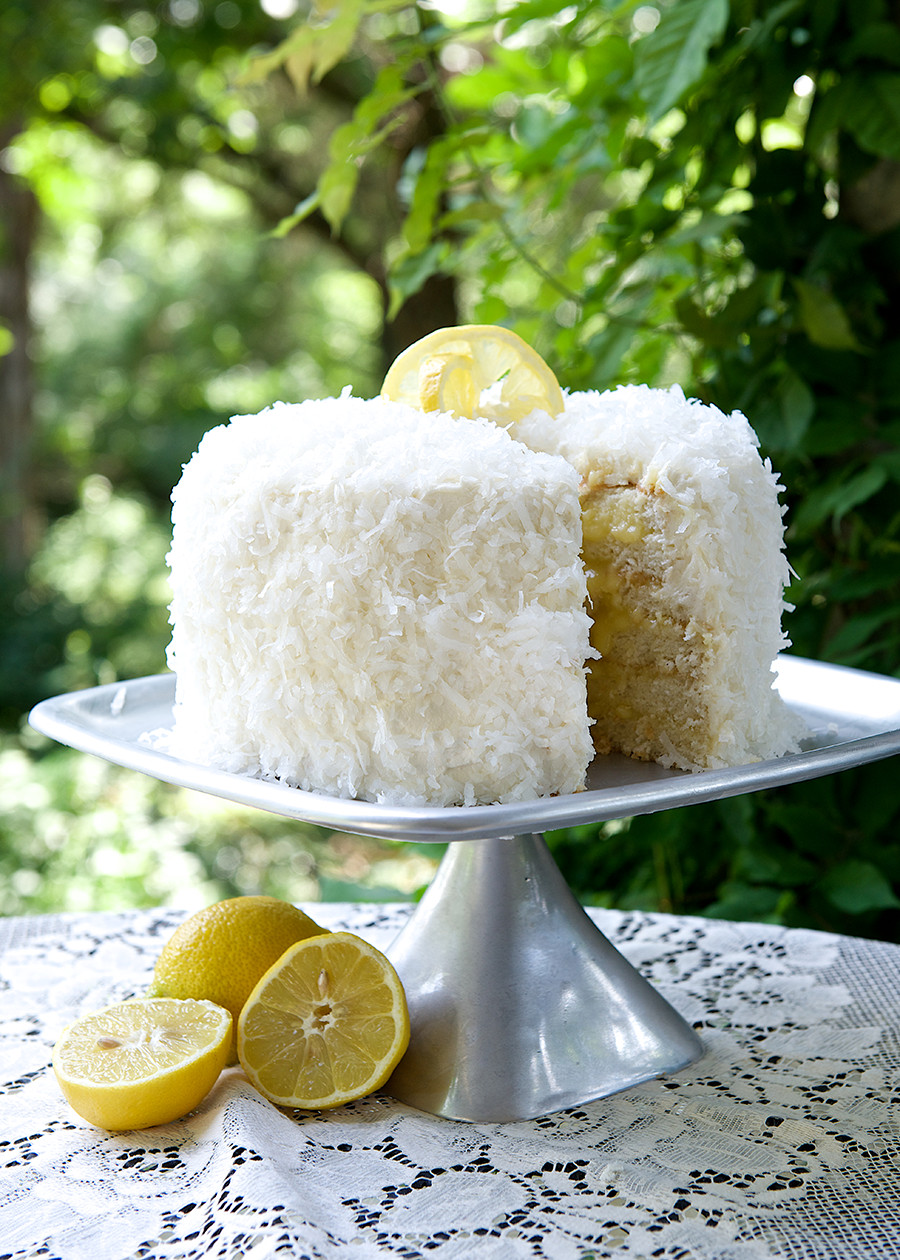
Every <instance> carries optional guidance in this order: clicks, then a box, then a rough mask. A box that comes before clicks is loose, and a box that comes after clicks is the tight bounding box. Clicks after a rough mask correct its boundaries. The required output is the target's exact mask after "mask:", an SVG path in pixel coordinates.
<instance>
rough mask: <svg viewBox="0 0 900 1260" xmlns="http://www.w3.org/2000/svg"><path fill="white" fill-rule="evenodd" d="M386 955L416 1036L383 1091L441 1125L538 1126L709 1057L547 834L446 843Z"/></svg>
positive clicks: (413, 1034) (411, 1040)
mask: <svg viewBox="0 0 900 1260" xmlns="http://www.w3.org/2000/svg"><path fill="white" fill-rule="evenodd" d="M387 954H388V957H389V958H390V959H391V962H392V963H393V964H394V966H395V967H396V969H397V971H398V973H399V975H400V978H401V980H402V981H403V985H404V989H405V990H406V993H407V998H408V1001H409V1008H410V1022H411V1026H412V1035H411V1038H410V1044H409V1049H408V1050H407V1052H406V1055H405V1056H404V1058H403V1060H402V1062H401V1063H400V1065H399V1067H398V1068H397V1070H396V1071H395V1072H394V1075H393V1076H392V1077H391V1079H390V1081H389V1082H388V1085H387V1087H386V1088H387V1092H388V1093H389V1094H391V1095H392V1096H393V1097H395V1098H397V1099H399V1100H400V1101H401V1102H405V1103H409V1104H410V1105H412V1106H414V1107H418V1108H420V1109H421V1110H423V1111H428V1112H431V1113H432V1114H435V1115H441V1116H446V1117H449V1118H453V1119H457V1120H471V1121H482V1122H494V1121H510V1120H530V1119H533V1118H535V1117H537V1116H543V1115H547V1114H549V1113H550V1112H553V1111H558V1110H560V1109H562V1108H564V1107H572V1106H576V1105H577V1104H579V1103H584V1102H589V1101H591V1100H593V1099H597V1098H603V1097H606V1096H607V1095H608V1094H613V1093H617V1092H618V1091H619V1090H622V1089H627V1088H628V1087H629V1086H631V1085H636V1084H638V1083H640V1082H641V1081H646V1080H650V1079H652V1078H654V1077H658V1076H662V1075H666V1074H668V1073H671V1072H676V1071H678V1069H679V1068H683V1067H686V1066H687V1065H688V1064H689V1063H692V1062H694V1060H696V1059H697V1058H699V1057H700V1055H701V1054H702V1053H703V1046H702V1044H701V1042H700V1039H699V1037H698V1036H697V1034H696V1033H695V1032H694V1031H693V1029H692V1028H690V1027H689V1026H688V1024H686V1023H685V1021H684V1020H683V1019H682V1017H681V1016H680V1015H679V1014H678V1013H677V1012H676V1011H675V1010H673V1008H672V1007H671V1006H670V1005H669V1003H668V1002H666V1001H665V999H664V998H663V997H662V996H661V995H660V994H659V993H658V992H657V991H656V989H654V988H653V987H652V985H650V984H649V983H648V982H647V981H646V980H645V979H644V978H643V977H642V976H641V975H640V974H639V973H638V972H637V971H635V969H634V968H633V967H632V966H631V964H630V963H629V962H627V961H626V959H625V958H623V957H622V955H621V954H620V953H619V952H618V950H616V949H615V948H614V947H613V946H612V945H611V944H610V943H609V941H608V940H607V939H606V937H605V936H603V934H602V933H601V932H600V931H599V930H598V928H597V927H596V926H595V925H594V923H593V922H592V921H591V919H590V918H589V917H588V915H587V914H586V913H585V912H584V910H583V909H582V907H581V905H580V904H579V903H578V901H577V900H576V898H575V897H574V895H573V894H572V892H571V891H570V889H569V887H568V885H567V884H566V882H565V880H564V879H563V877H562V875H561V873H560V871H559V868H558V867H557V866H556V863H555V862H554V860H553V857H552V855H551V853H550V850H549V849H548V848H547V845H546V843H545V841H544V839H543V836H542V835H540V834H531V835H520V836H508V837H499V838H486V839H481V840H461V841H456V842H455V843H453V844H451V845H450V846H449V847H448V849H447V851H446V853H445V855H444V858H443V859H442V861H441V865H440V867H439V869H438V872H437V874H436V875H435V877H434V879H433V880H432V882H431V884H430V885H429V887H428V889H427V891H426V893H425V895H424V897H423V898H422V901H421V902H420V903H419V905H418V907H417V908H416V910H415V911H414V913H413V915H412V917H411V919H410V921H409V923H408V924H407V926H406V927H405V928H404V929H403V930H402V931H401V932H400V934H399V936H398V937H397V938H396V940H395V941H394V942H393V944H392V945H391V946H390V947H389V948H388V950H387Z"/></svg>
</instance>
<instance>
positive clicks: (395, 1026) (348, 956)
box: [237, 932, 409, 1111]
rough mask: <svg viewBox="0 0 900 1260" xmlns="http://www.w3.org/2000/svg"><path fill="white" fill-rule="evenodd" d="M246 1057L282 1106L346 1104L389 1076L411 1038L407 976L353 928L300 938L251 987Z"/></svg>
mask: <svg viewBox="0 0 900 1260" xmlns="http://www.w3.org/2000/svg"><path fill="white" fill-rule="evenodd" d="M237 1042H238V1057H239V1058H240V1061H241V1064H242V1066H243V1068H244V1071H245V1072H246V1073H247V1076H248V1077H249V1079H250V1081H251V1082H252V1084H253V1085H255V1086H256V1088H257V1089H258V1090H259V1092H260V1093H261V1094H263V1095H264V1096H265V1097H266V1098H268V1099H269V1100H270V1101H271V1102H273V1103H276V1104H277V1105H278V1106H280V1107H302V1108H304V1109H305V1110H311V1111H318V1110H320V1109H325V1108H330V1107H339V1106H340V1105H341V1104H342V1103H346V1102H350V1101H352V1100H353V1099H355V1098H362V1097H364V1096H365V1095H366V1094H370V1093H372V1091H373V1090H376V1089H378V1088H379V1086H381V1085H383V1084H384V1082H385V1081H386V1080H387V1078H388V1077H389V1076H390V1074H391V1072H393V1070H394V1068H395V1067H396V1066H397V1064H398V1063H399V1061H400V1059H401V1058H402V1057H403V1053H404V1051H405V1050H406V1047H407V1045H408V1043H409V1012H408V1010H407V1005H406V997H405V995H404V992H403V986H402V985H401V983H400V978H399V977H398V975H397V973H396V971H395V970H394V968H393V967H392V966H391V964H390V962H389V961H388V959H387V958H385V956H384V955H383V954H382V953H380V952H379V951H378V950H377V949H375V948H374V947H373V946H372V945H369V944H368V943H367V942H366V941H363V940H362V939H361V938H360V937H358V936H355V935H353V934H352V933H350V932H331V933H328V934H327V935H324V936H314V937H310V938H309V939H308V940H305V941H300V942H299V943H298V944H296V945H293V946H292V947H291V948H290V949H288V950H287V952H286V953H285V954H284V956H283V957H282V958H281V959H279V961H278V962H277V963H275V964H274V966H272V967H270V968H269V970H268V971H267V972H266V974H265V975H264V976H263V978H262V979H261V980H260V982H259V984H257V986H256V988H255V989H254V990H253V992H252V993H251V994H250V997H249V998H248V1000H247V1003H246V1005H245V1006H244V1009H243V1010H242V1011H241V1015H240V1019H239V1020H238V1038H237Z"/></svg>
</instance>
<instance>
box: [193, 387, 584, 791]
mask: <svg viewBox="0 0 900 1260" xmlns="http://www.w3.org/2000/svg"><path fill="white" fill-rule="evenodd" d="M578 492H579V479H578V475H577V473H576V471H575V469H574V467H573V466H572V464H571V463H570V462H568V461H567V460H566V459H564V458H562V456H561V455H559V454H557V453H545V452H541V451H533V450H530V449H529V448H528V447H526V446H525V445H523V444H521V443H519V442H516V441H514V440H513V439H512V438H510V437H509V436H508V434H507V433H506V432H504V431H503V430H501V429H499V428H497V427H495V426H493V425H491V424H489V423H487V422H485V421H473V420H460V419H455V418H453V417H451V416H447V415H437V414H435V415H429V416H428V418H427V420H426V419H424V418H423V416H422V415H421V413H420V412H418V411H416V410H414V409H413V408H412V407H407V406H405V405H401V404H396V403H388V402H384V401H382V400H374V401H369V400H364V399H358V398H354V397H352V396H350V394H349V392H347V391H345V393H344V394H343V395H342V396H341V397H340V398H332V399H324V400H321V401H308V402H303V403H298V404H286V403H282V404H276V405H275V406H273V407H271V408H269V409H268V410H267V411H265V412H263V413H261V414H260V415H258V416H239V417H236V418H235V419H233V420H232V421H231V422H230V423H229V424H227V425H223V426H220V427H219V428H216V429H213V430H211V431H210V432H209V433H207V434H206V435H205V437H204V438H203V440H202V442H201V443H200V446H199V448H198V450H197V452H196V453H195V455H194V456H193V458H192V459H191V460H190V462H189V463H188V464H187V465H186V467H185V469H184V471H183V475H182V477H181V480H180V481H179V483H178V485H177V486H176V488H175V490H174V492H173V503H174V508H173V538H172V547H171V552H170V555H169V565H170V572H171V580H172V591H173V599H172V604H171V609H170V618H171V622H172V639H171V644H170V647H169V664H170V666H171V667H172V668H173V669H174V671H175V674H176V702H175V716H174V725H173V730H172V734H171V738H170V741H169V751H171V752H172V753H174V754H175V755H177V756H183V757H185V758H187V759H190V760H193V761H201V762H203V763H205V764H209V765H212V766H216V767H218V768H221V769H224V770H228V771H231V772H234V773H239V774H248V775H256V776H261V777H264V778H268V779H277V780H279V781H281V782H283V783H286V784H289V785H292V786H295V787H299V788H303V789H307V790H311V791H319V792H326V793H329V794H333V795H338V796H343V797H356V798H359V799H363V800H369V801H381V802H390V803H393V804H405V805H442V806H447V805H473V804H481V803H485V804H488V803H494V802H509V801H518V800H527V799H531V798H534V797H538V796H542V795H550V794H553V793H568V792H574V791H577V790H579V789H580V788H581V787H582V785H583V783H584V777H585V772H586V768H587V766H588V763H589V761H590V759H591V757H592V756H593V748H592V743H591V737H590V731H589V720H588V716H587V707H586V699H585V662H586V660H587V658H588V657H589V656H590V654H591V648H590V645H589V631H590V619H589V616H588V614H587V612H586V610H585V600H586V594H587V591H586V578H585V571H584V567H583V565H582V562H581V558H580V549H581V541H582V535H581V512H580V504H579V493H578Z"/></svg>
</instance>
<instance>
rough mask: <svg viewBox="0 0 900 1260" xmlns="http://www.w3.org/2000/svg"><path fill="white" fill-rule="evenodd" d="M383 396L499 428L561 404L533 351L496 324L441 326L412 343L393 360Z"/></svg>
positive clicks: (547, 372) (555, 411) (547, 370)
mask: <svg viewBox="0 0 900 1260" xmlns="http://www.w3.org/2000/svg"><path fill="white" fill-rule="evenodd" d="M381 395H382V397H383V398H387V399H389V400H390V401H392V402H403V403H407V404H409V405H410V406H412V407H418V408H419V409H420V410H421V411H447V412H451V413H452V414H453V415H456V416H462V417H466V418H469V419H471V418H473V417H475V416H483V417H485V418H486V419H489V420H493V421H494V422H495V423H496V424H499V425H501V426H502V427H503V428H508V427H509V426H510V425H513V424H515V423H516V422H517V421H519V420H521V419H522V418H523V417H524V416H527V415H529V414H530V413H531V412H532V411H535V410H540V411H546V412H547V413H548V414H549V415H551V416H555V415H558V414H559V413H560V412H561V411H562V409H563V395H562V390H561V389H560V387H559V382H558V381H557V379H556V377H555V376H554V375H553V373H552V372H551V370H550V368H549V367H548V366H547V364H546V363H545V362H544V360H543V359H542V358H541V356H540V355H539V354H538V353H537V351H536V350H533V349H532V348H531V346H529V345H528V343H527V342H525V341H523V340H522V338H521V337H519V336H518V335H517V334H516V333H514V332H510V330H509V329H508V328H500V327H498V326H496V325H494V324H464V325H462V326H460V327H459V328H439V329H438V330H437V332H433V333H429V334H428V335H427V336H426V337H422V338H421V340H419V341H416V342H414V343H413V344H412V345H411V346H409V347H408V348H407V349H406V350H404V351H403V352H402V353H401V354H399V355H398V356H397V358H396V359H395V360H394V362H393V364H392V365H391V367H390V369H389V371H388V374H387V376H386V377H385V378H384V384H383V385H382V387H381Z"/></svg>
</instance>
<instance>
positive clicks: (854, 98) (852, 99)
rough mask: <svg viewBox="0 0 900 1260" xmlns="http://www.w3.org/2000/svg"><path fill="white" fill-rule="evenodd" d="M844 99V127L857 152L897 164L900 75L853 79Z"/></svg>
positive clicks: (899, 124)
mask: <svg viewBox="0 0 900 1260" xmlns="http://www.w3.org/2000/svg"><path fill="white" fill-rule="evenodd" d="M843 97H844V100H843V106H844V108H843V123H844V126H845V127H846V129H847V130H848V131H849V132H850V134H851V135H852V136H853V138H854V140H856V142H857V144H859V146H860V148H863V149H865V150H866V152H867V153H872V154H874V155H875V156H876V157H885V158H893V159H894V160H895V161H896V160H900V74H866V75H865V76H863V75H861V74H859V75H854V76H853V79H852V83H851V82H850V81H848V90H847V91H846V92H845V93H844V94H843Z"/></svg>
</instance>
